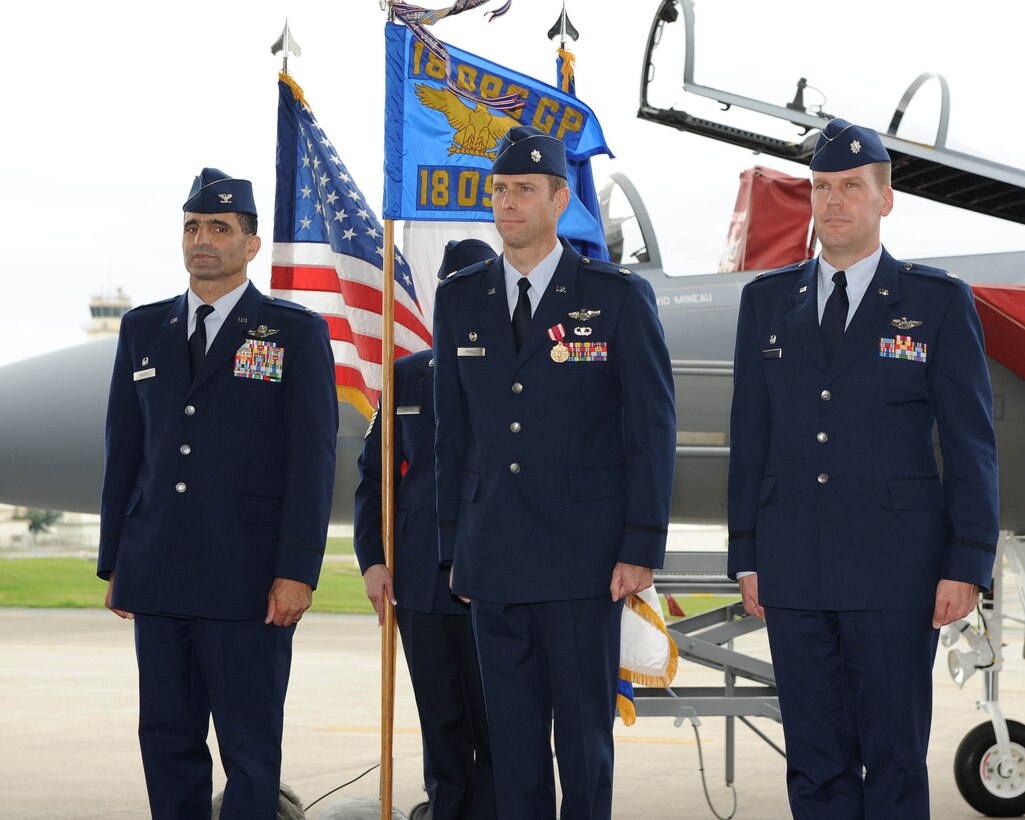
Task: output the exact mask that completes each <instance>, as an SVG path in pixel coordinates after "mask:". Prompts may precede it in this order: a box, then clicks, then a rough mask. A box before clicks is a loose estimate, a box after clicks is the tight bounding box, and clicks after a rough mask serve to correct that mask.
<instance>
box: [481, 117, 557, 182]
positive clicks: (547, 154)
mask: <svg viewBox="0 0 1025 820" xmlns="http://www.w3.org/2000/svg"><path fill="white" fill-rule="evenodd" d="M491 173H493V174H551V175H552V176H556V177H562V178H563V179H568V178H569V177H568V175H567V174H566V146H565V144H564V143H563V141H562V140H560V139H556V138H555V137H553V136H551V135H549V134H546V133H545V132H544V131H542V130H540V129H539V128H534V127H533V126H530V125H517V126H516V127H515V128H510V129H509V131H508V132H507V133H506V135H505V136H504V137H502V141H501V142H500V143H498V150H497V151H496V152H495V164H494V165H492V166H491Z"/></svg>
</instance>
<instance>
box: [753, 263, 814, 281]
mask: <svg viewBox="0 0 1025 820" xmlns="http://www.w3.org/2000/svg"><path fill="white" fill-rule="evenodd" d="M810 261H811V260H810V259H802V260H801V261H800V262H794V263H793V264H792V265H787V266H785V267H782V268H773V269H772V270H765V271H762V272H761V273H756V274H755V277H754V279H752V280H751V281H752V282H764V281H766V280H767V279H774V278H775V277H777V276H783V275H784V274H788V273H804V271H805V268H806V267H807V266H808V263H809V262H810Z"/></svg>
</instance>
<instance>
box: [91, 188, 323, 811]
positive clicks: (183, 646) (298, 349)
mask: <svg viewBox="0 0 1025 820" xmlns="http://www.w3.org/2000/svg"><path fill="white" fill-rule="evenodd" d="M183 210H184V212H185V217H184V233H183V239H182V250H183V253H184V257H185V267H186V268H187V270H188V271H189V274H190V282H189V290H188V291H187V292H186V293H185V294H183V295H181V296H178V297H176V298H173V299H167V300H165V301H162V302H156V303H154V304H150V305H143V306H141V307H138V308H136V309H134V310H132V311H129V312H128V313H127V314H125V316H124V318H123V320H122V323H121V335H120V339H119V341H118V349H117V356H116V359H115V363H114V372H113V376H112V378H111V386H110V398H109V403H108V408H107V429H106V465H105V470H104V478H103V493H102V501H101V524H100V528H101V532H100V551H99V560H98V565H97V574H98V575H99V576H100V577H101V578H103V579H106V580H107V581H108V589H107V606H108V607H109V608H110V609H112V610H113V611H114V612H115V613H117V614H118V615H120V616H121V617H123V618H131V619H134V623H135V637H136V653H137V657H138V664H139V696H140V709H139V740H140V745H141V748H142V757H143V767H144V770H145V773H146V786H147V790H148V792H149V799H150V808H151V812H152V816H153V817H154V818H158V820H165V818H166V819H167V820H170V819H171V818H175V820H184V818H190V819H191V818H199V817H209V816H210V811H211V798H212V770H211V759H210V752H209V750H208V748H207V745H206V736H207V728H208V726H209V722H210V716H211V714H212V715H213V719H214V725H215V727H216V730H217V738H218V745H219V748H220V755H221V762H222V764H223V766H224V769H225V773H226V775H227V783H226V786H225V793H224V800H223V804H222V808H221V815H220V816H221V818H222V820H273V818H274V817H276V816H277V804H278V788H279V782H280V769H281V734H282V722H283V710H284V701H285V692H286V688H287V685H288V676H289V667H290V663H291V652H292V636H293V634H294V632H295V629H294V625H295V624H296V623H298V622H299V620H300V618H301V617H302V613H303V612H304V611H305V610H306V609H307V608H308V607H309V605H310V602H311V598H312V590H313V588H315V587H316V585H317V580H318V576H319V573H320V567H321V561H322V559H323V553H324V544H325V539H326V534H327V523H328V517H329V513H330V507H331V492H332V485H333V483H334V459H335V446H336V436H337V429H338V400H337V394H336V390H335V383H334V365H333V360H332V354H331V346H330V340H329V338H328V332H327V325H326V323H325V322H324V320H323V319H322V318H321V317H319V316H317V315H316V314H314V313H312V311H308V310H306V309H305V308H303V307H300V306H299V305H296V304H293V303H291V302H286V301H283V300H279V299H274V298H273V297H270V296H264V295H262V294H261V293H260V292H259V291H257V289H256V288H255V287H254V286H253V285H252V283H250V282H249V280H248V279H247V276H246V268H247V265H248V263H249V262H250V261H251V260H252V259H253V257H254V256H256V253H257V252H258V251H259V249H260V239H259V236H257V233H256V229H257V226H256V204H255V201H254V199H253V191H252V185H251V184H250V183H249V182H248V181H246V180H241V179H232V178H230V177H228V176H227V175H226V174H224V173H223V172H221V171H218V170H217V169H213V168H205V169H203V172H202V173H201V174H200V175H199V176H198V177H196V180H195V182H194V183H193V186H192V190H191V192H190V193H189V197H188V200H187V201H186V202H185V205H184V206H183Z"/></svg>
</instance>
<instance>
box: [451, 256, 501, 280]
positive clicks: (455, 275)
mask: <svg viewBox="0 0 1025 820" xmlns="http://www.w3.org/2000/svg"><path fill="white" fill-rule="evenodd" d="M494 262H495V260H494V259H484V260H482V261H480V262H475V263H474V264H472V265H470V266H469V267H468V268H463V269H462V270H456V271H452V273H450V274H449V275H448V276H446V277H445V278H444V279H442V280H441V282H440V283H439V287H440V286H441V285H447V284H448V283H449V282H453V281H455V280H457V279H465V278H466V277H467V276H473V275H474V274H475V273H480V272H481V271H482V270H487V269H488V268H490V267H491V266H492V265H493V264H494Z"/></svg>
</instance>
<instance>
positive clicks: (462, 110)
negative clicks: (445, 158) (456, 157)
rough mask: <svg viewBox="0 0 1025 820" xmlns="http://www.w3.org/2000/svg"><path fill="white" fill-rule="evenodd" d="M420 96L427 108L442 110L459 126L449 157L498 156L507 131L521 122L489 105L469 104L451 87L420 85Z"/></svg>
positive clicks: (491, 157) (417, 92) (492, 157)
mask: <svg viewBox="0 0 1025 820" xmlns="http://www.w3.org/2000/svg"><path fill="white" fill-rule="evenodd" d="M416 96H417V99H419V100H420V102H421V103H423V105H425V106H426V107H427V108H432V109H434V110H435V111H440V112H441V113H442V114H444V115H445V118H446V119H447V120H448V124H449V125H451V126H452V128H453V129H455V133H454V134H453V136H452V145H450V146H449V149H448V153H449V156H452V154H469V155H470V156H473V157H487V158H488V159H494V158H495V149H496V148H497V147H498V142H499V140H501V139H502V137H504V136H505V133H506V131H508V130H509V129H510V128H512V127H513V126H514V125H518V124H519V123H518V122H517V121H516V120H514V119H513V118H512V117H506V116H504V115H502V114H492V113H491V112H490V111H489V110H488V109H487V108H486V107H485V106H483V105H478V106H476V107H474V108H471V107H470V106H468V105H467V104H466V103H465V102H463V100H461V99H460V98H459V96H458V95H456V94H454V93H453V92H451V91H449V90H448V89H447V88H432V87H431V86H429V85H417V86H416Z"/></svg>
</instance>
